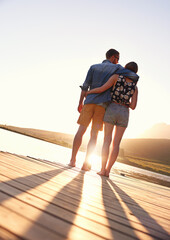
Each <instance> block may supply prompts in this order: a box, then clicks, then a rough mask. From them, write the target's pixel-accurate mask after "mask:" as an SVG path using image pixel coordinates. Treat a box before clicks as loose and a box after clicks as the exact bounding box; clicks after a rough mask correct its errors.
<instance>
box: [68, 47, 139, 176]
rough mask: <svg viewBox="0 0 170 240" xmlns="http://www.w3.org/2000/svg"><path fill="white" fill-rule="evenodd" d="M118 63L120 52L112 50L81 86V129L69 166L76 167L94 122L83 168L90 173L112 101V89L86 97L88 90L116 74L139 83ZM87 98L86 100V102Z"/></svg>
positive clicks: (91, 68) (94, 67)
mask: <svg viewBox="0 0 170 240" xmlns="http://www.w3.org/2000/svg"><path fill="white" fill-rule="evenodd" d="M118 61H119V52H118V51H117V50H115V49H110V50H108V51H107V52H106V60H104V61H103V62H102V63H100V64H95V65H92V66H91V67H90V69H89V71H88V73H87V77H86V79H85V81H84V83H83V86H81V89H82V91H81V95H80V100H79V105H78V111H79V112H80V116H79V119H78V121H77V123H78V124H79V128H78V131H77V133H76V135H75V137H74V141H73V148H72V156H71V160H70V163H69V166H72V167H74V166H75V163H76V155H77V152H78V150H79V148H80V146H81V143H82V138H83V135H84V133H85V132H86V129H87V127H88V125H89V123H90V122H91V120H92V127H91V135H90V140H89V142H88V145H87V151H86V157H85V161H84V164H83V166H82V170H85V171H89V170H90V169H91V166H90V163H89V156H90V155H91V153H92V152H93V150H94V148H95V146H96V142H97V136H98V132H99V131H102V129H103V117H104V113H105V108H106V106H107V103H108V102H110V100H111V89H108V90H107V91H105V92H103V93H101V94H96V93H95V94H89V95H87V97H86V92H87V91H88V89H94V88H97V87H101V86H102V85H103V84H105V83H106V82H107V81H108V79H109V78H110V77H111V76H112V75H113V74H115V73H117V74H121V75H123V76H125V77H128V78H130V79H132V80H134V81H137V80H138V78H139V77H138V75H137V74H135V73H134V72H131V71H130V70H128V69H125V68H123V67H122V66H121V65H120V64H117V63H118ZM85 97H86V99H85V101H84V98H85ZM83 101H84V105H83Z"/></svg>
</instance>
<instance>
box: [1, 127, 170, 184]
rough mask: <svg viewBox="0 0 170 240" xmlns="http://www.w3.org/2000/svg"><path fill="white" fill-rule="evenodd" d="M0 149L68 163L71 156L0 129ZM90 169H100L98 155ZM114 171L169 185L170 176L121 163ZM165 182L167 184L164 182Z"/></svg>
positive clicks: (80, 160) (81, 157)
mask: <svg viewBox="0 0 170 240" xmlns="http://www.w3.org/2000/svg"><path fill="white" fill-rule="evenodd" d="M0 151H3V152H10V153H14V154H18V155H24V156H30V157H33V158H39V159H45V160H49V161H52V162H59V163H62V164H68V163H69V160H70V156H71V149H69V148H65V147H62V146H58V145H55V144H52V143H48V142H45V141H42V140H38V139H35V138H32V137H28V136H24V135H21V134H18V133H14V132H10V131H7V130H3V129H0ZM84 157H85V153H83V152H79V153H78V156H77V167H79V168H81V166H82V163H83V161H84ZM92 160H93V161H92V169H93V170H94V171H98V170H100V167H101V159H100V157H99V156H96V155H93V156H92ZM114 172H117V173H119V174H122V175H127V176H133V177H137V178H142V179H144V180H151V179H152V180H153V179H155V181H152V182H155V183H159V184H163V185H165V186H169V185H170V177H168V176H166V175H162V174H158V173H154V172H151V171H147V170H143V169H140V168H137V167H132V166H129V165H126V164H123V163H119V162H116V163H115V165H114ZM164 182H166V183H167V184H164Z"/></svg>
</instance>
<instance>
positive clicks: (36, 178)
mask: <svg viewBox="0 0 170 240" xmlns="http://www.w3.org/2000/svg"><path fill="white" fill-rule="evenodd" d="M65 170H66V169H65V168H64V167H63V168H60V169H54V170H49V171H45V172H41V173H36V174H31V175H28V176H24V177H18V178H15V179H11V180H8V181H4V182H1V183H0V189H1V191H2V192H4V193H6V194H7V195H6V198H5V199H0V202H1V203H2V202H3V201H4V200H7V199H9V198H12V197H15V196H17V195H19V194H21V193H23V192H27V191H29V190H30V189H34V188H36V187H37V186H40V185H42V184H44V183H46V182H47V181H49V180H50V179H51V178H53V177H54V176H56V175H58V174H60V173H62V172H63V171H65ZM1 175H4V174H3V173H2V174H1ZM16 175H17V173H16ZM4 176H5V175H4ZM10 187H11V189H12V194H11V192H10ZM3 189H4V190H3Z"/></svg>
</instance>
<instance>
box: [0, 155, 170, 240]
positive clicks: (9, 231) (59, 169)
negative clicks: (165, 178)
mask: <svg viewBox="0 0 170 240" xmlns="http://www.w3.org/2000/svg"><path fill="white" fill-rule="evenodd" d="M169 199H170V192H169V188H167V187H163V186H160V185H156V184H152V183H148V182H145V181H141V180H137V179H133V178H129V177H124V176H121V175H118V174H112V175H111V176H110V178H109V179H108V178H106V177H100V176H98V175H97V174H96V172H95V171H90V172H84V171H81V170H80V169H79V168H70V167H68V166H66V165H64V164H61V163H52V162H49V161H45V160H38V159H32V158H29V157H24V156H17V155H14V154H10V153H4V152H0V203H1V205H0V239H3V240H7V239H8V240H15V239H31V240H53V239H54V240H60V239H72V240H88V239H89V240H98V239H118V240H131V239H141V240H145V239H146V240H150V239H165V240H168V239H170V211H169V209H170V205H169Z"/></svg>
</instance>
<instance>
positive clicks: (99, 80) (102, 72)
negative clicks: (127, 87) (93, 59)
mask: <svg viewBox="0 0 170 240" xmlns="http://www.w3.org/2000/svg"><path fill="white" fill-rule="evenodd" d="M113 74H121V75H123V76H125V77H128V78H130V79H131V80H133V81H135V82H136V81H138V79H139V76H138V75H137V74H136V73H134V72H132V71H130V70H128V69H125V68H124V67H122V66H121V65H120V64H113V63H111V62H110V61H109V60H104V61H103V62H102V63H99V64H95V65H92V66H91V67H90V69H89V71H88V73H87V76H86V79H85V81H84V83H83V86H81V89H82V90H85V91H87V90H89V89H94V88H97V87H101V86H102V85H103V84H105V83H106V82H107V81H108V80H109V78H110V77H111V76H112V75H113ZM109 101H111V88H110V89H108V90H106V91H105V92H102V93H93V94H89V95H87V97H86V99H85V101H84V104H89V103H94V104H99V103H104V102H109Z"/></svg>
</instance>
